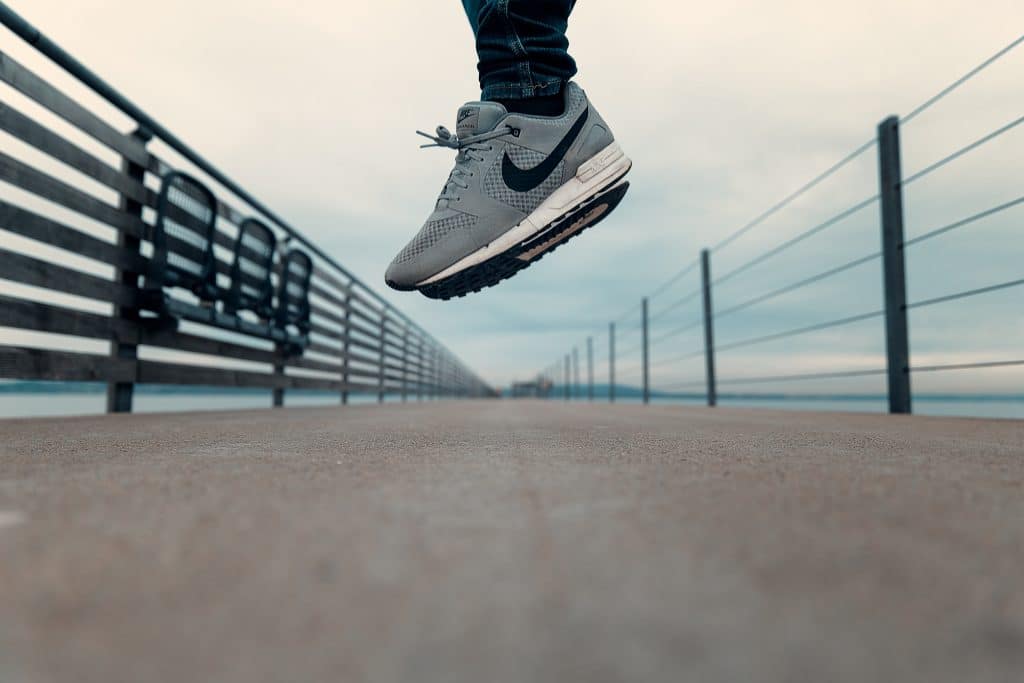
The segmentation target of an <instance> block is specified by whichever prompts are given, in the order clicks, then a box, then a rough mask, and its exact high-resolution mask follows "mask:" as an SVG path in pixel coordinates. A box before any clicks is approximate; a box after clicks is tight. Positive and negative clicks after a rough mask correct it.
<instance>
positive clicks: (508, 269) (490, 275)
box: [419, 177, 629, 301]
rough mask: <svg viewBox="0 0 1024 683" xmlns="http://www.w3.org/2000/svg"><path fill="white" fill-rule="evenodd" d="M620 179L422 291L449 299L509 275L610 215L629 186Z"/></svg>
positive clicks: (426, 295)
mask: <svg viewBox="0 0 1024 683" xmlns="http://www.w3.org/2000/svg"><path fill="white" fill-rule="evenodd" d="M619 180H621V177H620V178H619V179H616V180H615V181H613V182H612V185H613V187H611V189H608V190H605V191H603V192H602V193H601V194H598V195H597V196H595V197H592V198H591V199H589V200H588V201H586V202H584V203H583V204H581V205H580V206H579V207H577V208H576V209H574V210H573V211H571V212H569V213H568V214H566V215H565V216H564V217H562V218H561V219H560V220H558V221H556V222H555V223H552V224H551V225H550V226H548V228H546V229H545V230H542V231H541V232H539V233H537V234H536V235H534V236H532V237H530V239H528V240H526V241H525V242H523V243H521V244H518V245H516V246H515V247H512V248H511V249H509V250H507V251H505V252H503V253H501V254H498V255H497V256H494V257H492V258H489V259H487V260H486V261H484V262H483V263H479V264H477V265H475V266H473V267H471V268H467V269H466V270H464V271H462V272H460V273H456V274H455V275H452V276H451V277H449V278H446V279H444V280H441V281H440V282H435V283H433V284H429V285H426V286H423V287H420V288H419V291H420V292H421V293H422V294H423V296H425V297H427V298H429V299H441V300H444V301H447V300H449V299H455V298H458V297H464V296H466V295H467V294H472V293H474V292H479V291H481V290H482V289H486V288H487V287H493V286H494V285H496V284H498V283H499V282H501V281H503V280H507V279H509V278H510V277H512V276H513V275H515V274H516V273H518V272H519V271H521V270H524V269H526V268H528V267H530V266H531V265H532V264H534V263H536V262H537V261H540V260H541V259H542V258H544V257H545V256H547V255H548V254H550V253H551V252H553V251H555V250H556V249H558V247H560V246H562V245H563V244H565V243H567V242H568V241H569V240H571V239H572V238H573V237H576V236H577V235H580V234H582V233H583V232H584V231H586V230H588V229H589V228H592V227H594V226H595V225H597V224H598V223H600V222H601V221H603V220H604V219H605V218H607V217H608V215H609V214H611V212H612V211H614V210H615V208H616V207H617V206H618V205H619V203H620V202H621V201H622V199H623V198H624V197H625V196H626V192H627V191H628V190H629V183H628V182H625V183H622V184H620V185H615V183H617V182H619Z"/></svg>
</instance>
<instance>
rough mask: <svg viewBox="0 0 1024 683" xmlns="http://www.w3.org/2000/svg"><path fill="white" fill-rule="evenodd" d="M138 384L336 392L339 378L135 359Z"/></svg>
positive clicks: (338, 387) (339, 384)
mask: <svg viewBox="0 0 1024 683" xmlns="http://www.w3.org/2000/svg"><path fill="white" fill-rule="evenodd" d="M138 381H139V382H140V383H142V384H185V385H194V386H220V387H251V388H266V389H322V390H326V391H340V390H341V388H342V382H341V381H339V380H327V379H316V378H312V377H297V376H294V375H278V374H271V373H263V372H252V371H249V370H229V369H225V368H207V367H198V366H192V365H179V364H177V363H164V362H158V361H145V360H143V361H139V379H138Z"/></svg>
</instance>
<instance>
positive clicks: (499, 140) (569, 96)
mask: <svg viewBox="0 0 1024 683" xmlns="http://www.w3.org/2000/svg"><path fill="white" fill-rule="evenodd" d="M565 99H566V106H565V112H564V113H563V114H562V115H561V116H554V117H546V116H526V115H523V114H514V113H512V114H510V113H509V112H508V111H507V110H506V109H505V107H503V106H502V105H500V104H497V103H495V102H470V103H468V104H466V105H464V106H463V107H462V108H461V109H459V113H458V124H457V127H456V135H454V136H453V135H451V133H449V132H448V130H447V129H445V128H444V127H443V126H442V127H439V128H438V129H437V136H436V137H435V136H431V135H427V134H426V133H420V135H423V136H425V137H427V138H430V139H431V140H433V144H430V145H424V146H425V147H435V146H436V147H446V148H450V149H454V150H457V151H458V156H457V157H456V159H455V169H454V170H453V171H452V173H451V175H450V176H449V177H448V181H447V182H446V183H445V186H444V189H443V190H442V192H441V196H440V197H439V198H438V200H437V205H436V206H435V207H434V212H433V213H432V214H431V215H430V217H429V218H428V219H427V222H426V225H424V226H423V229H421V230H420V232H419V234H417V235H416V237H414V238H413V240H412V241H411V242H409V244H408V245H406V247H405V248H404V249H402V251H401V252H399V254H398V256H396V257H395V260H394V261H392V263H391V265H390V266H389V267H388V269H387V273H386V274H385V276H384V277H385V280H386V281H387V284H388V285H389V286H391V287H393V288H394V289H398V290H403V291H410V290H415V289H418V290H420V291H421V292H422V293H423V294H425V295H426V296H428V297H431V298H437V299H449V298H451V297H455V296H463V295H465V294H468V293H469V292H473V291H479V290H480V289H482V288H483V287H489V286H491V285H494V284H497V283H498V282H500V281H501V280H503V279H505V278H507V277H511V276H512V275H514V274H515V273H516V272H518V271H519V270H522V269H523V268H526V267H527V266H529V265H530V264H531V263H534V262H535V261H537V260H539V259H540V258H542V257H543V256H544V255H545V254H547V253H550V252H551V251H553V250H554V249H556V248H557V247H558V246H560V245H561V244H563V243H564V242H566V241H568V240H569V239H570V238H571V237H573V236H575V235H577V234H579V233H580V232H582V231H583V230H584V229H585V228H588V227H590V226H592V225H595V224H597V223H598V222H599V221H601V220H602V219H604V218H605V217H606V216H607V215H608V214H609V213H610V212H611V211H612V210H613V209H614V208H615V207H616V206H617V205H618V203H619V202H620V201H621V200H622V198H623V196H624V195H625V193H626V190H627V189H628V187H629V185H628V183H626V182H625V181H623V180H622V179H623V176H625V175H626V173H628V172H629V169H630V167H631V165H632V162H630V160H629V159H628V158H627V157H626V155H625V154H623V152H622V150H621V149H620V148H619V145H618V143H616V142H615V137H614V136H613V135H612V132H611V129H610V128H609V127H608V124H606V123H605V122H604V119H602V118H601V115H600V114H598V113H597V110H596V109H594V107H593V106H592V105H591V104H590V102H589V101H588V100H587V96H586V94H585V93H584V92H583V90H582V89H581V88H580V87H579V86H578V85H576V84H575V83H569V84H568V85H567V86H566V88H565Z"/></svg>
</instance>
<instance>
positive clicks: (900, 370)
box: [878, 116, 912, 414]
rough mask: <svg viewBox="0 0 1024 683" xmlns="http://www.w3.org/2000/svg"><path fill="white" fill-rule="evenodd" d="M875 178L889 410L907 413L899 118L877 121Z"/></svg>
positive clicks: (907, 343)
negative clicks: (879, 209) (879, 221)
mask: <svg viewBox="0 0 1024 683" xmlns="http://www.w3.org/2000/svg"><path fill="white" fill-rule="evenodd" d="M878 180H879V185H880V193H879V194H880V196H881V206H882V279H883V284H884V286H885V345H886V364H887V368H888V384H889V412H890V413H893V414H910V412H911V410H912V406H911V400H912V399H911V396H912V394H911V391H910V335H909V331H908V327H907V276H906V262H905V256H904V254H903V169H902V162H901V160H900V120H899V118H898V117H896V116H890V117H889V118H887V119H886V120H885V121H882V123H880V124H879V125H878Z"/></svg>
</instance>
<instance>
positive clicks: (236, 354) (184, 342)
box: [139, 328, 277, 364]
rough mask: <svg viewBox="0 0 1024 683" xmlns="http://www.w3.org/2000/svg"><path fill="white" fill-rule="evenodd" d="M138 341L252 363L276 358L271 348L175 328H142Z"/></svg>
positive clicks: (149, 344)
mask: <svg viewBox="0 0 1024 683" xmlns="http://www.w3.org/2000/svg"><path fill="white" fill-rule="evenodd" d="M139 343H140V344H143V345H148V346H157V347H160V348H164V349H175V350H177V351H189V352H191V353H202V354H206V355H209V356H218V357H221V358H231V359H234V360H244V361H251V362H253V363H267V364H273V363H274V362H275V361H276V360H277V354H276V353H275V352H274V351H272V350H265V349H257V348H254V347H251V346H245V345H244V344H236V343H233V342H228V341H223V340H220V339H213V338H211V337H203V336H200V335H195V334H187V333H184V332H179V331H177V330H166V329H165V330H158V329H149V328H143V329H142V330H141V331H140V333H139Z"/></svg>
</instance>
